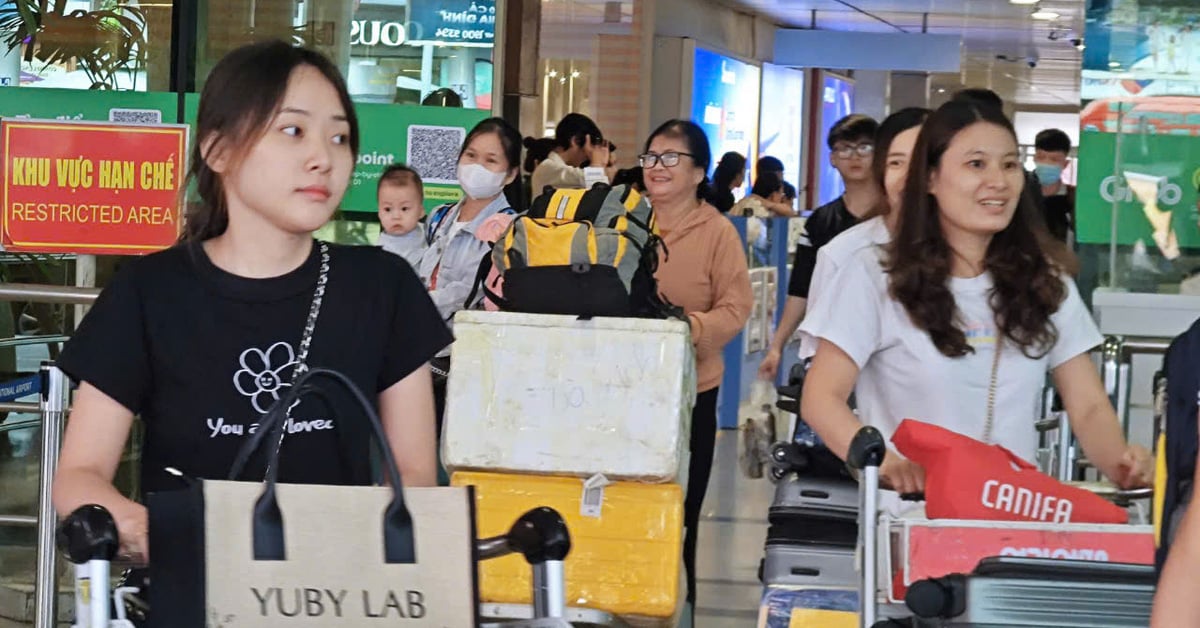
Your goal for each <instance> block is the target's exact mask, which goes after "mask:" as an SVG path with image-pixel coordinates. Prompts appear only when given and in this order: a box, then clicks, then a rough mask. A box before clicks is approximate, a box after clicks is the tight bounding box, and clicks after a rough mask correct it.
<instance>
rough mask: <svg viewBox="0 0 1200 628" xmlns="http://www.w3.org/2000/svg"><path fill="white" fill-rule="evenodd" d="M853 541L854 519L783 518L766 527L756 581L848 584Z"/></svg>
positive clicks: (850, 582) (855, 541)
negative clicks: (763, 554) (764, 542)
mask: <svg viewBox="0 0 1200 628" xmlns="http://www.w3.org/2000/svg"><path fill="white" fill-rule="evenodd" d="M857 544H858V522H857V521H847V520H845V519H828V518H821V517H814V516H806V517H790V518H784V519H782V520H781V521H779V522H775V523H772V524H771V526H770V527H769V528H768V529H767V543H766V553H765V556H764V558H763V560H762V563H761V564H760V565H759V571H760V573H759V580H760V581H762V583H763V584H764V585H767V586H779V585H790V586H829V587H852V586H854V583H855V582H856V581H857V576H856V575H855V573H854V551H855V548H856V546H857Z"/></svg>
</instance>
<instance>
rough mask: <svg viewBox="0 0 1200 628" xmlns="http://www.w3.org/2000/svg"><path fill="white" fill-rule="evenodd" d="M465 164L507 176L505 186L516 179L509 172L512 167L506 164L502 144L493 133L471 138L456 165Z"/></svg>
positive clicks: (498, 137)
mask: <svg viewBox="0 0 1200 628" xmlns="http://www.w3.org/2000/svg"><path fill="white" fill-rule="evenodd" d="M467 164H479V165H481V166H483V167H484V168H487V169H488V170H491V171H492V172H503V173H505V174H507V175H508V176H507V177H506V178H505V180H504V183H505V185H508V184H509V183H512V181H513V179H515V178H516V174H515V173H513V172H510V170H512V169H513V167H512V164H509V163H508V157H507V155H505V153H504V144H503V143H501V142H500V136H499V135H496V134H495V133H480V134H478V135H476V136H475V137H473V138H471V143H470V144H467V148H466V150H464V151H463V152H462V156H461V157H459V158H458V165H460V166H465V165H467Z"/></svg>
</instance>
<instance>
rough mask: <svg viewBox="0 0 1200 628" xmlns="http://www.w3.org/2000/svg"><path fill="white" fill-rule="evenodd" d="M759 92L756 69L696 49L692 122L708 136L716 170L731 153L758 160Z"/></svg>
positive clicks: (751, 161) (728, 58)
mask: <svg viewBox="0 0 1200 628" xmlns="http://www.w3.org/2000/svg"><path fill="white" fill-rule="evenodd" d="M758 91H759V69H758V67H757V66H753V65H750V64H749V63H743V62H741V61H738V60H737V59H733V58H730V57H726V56H724V55H719V54H717V53H715V52H710V51H708V50H704V49H701V48H697V49H696V58H695V73H694V76H693V80H692V120H693V121H694V122H695V123H696V124H699V125H700V127H701V128H703V129H704V132H705V134H707V135H708V142H709V144H710V145H711V147H712V154H713V167H716V163H717V161H718V160H720V158H721V155H724V154H725V153H727V152H729V151H734V152H738V153H741V154H742V155H745V157H746V159H747V161H748V162H749V163H751V164H753V163H754V162H755V161H756V160H757V159H758ZM711 173H712V172H711V169H710V171H709V174H711ZM747 184H749V179H747Z"/></svg>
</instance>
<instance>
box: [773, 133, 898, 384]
mask: <svg viewBox="0 0 1200 628" xmlns="http://www.w3.org/2000/svg"><path fill="white" fill-rule="evenodd" d="M878 131H879V123H877V122H875V120H874V119H872V118H870V117H869V116H864V115H862V114H857V113H853V114H850V115H848V116H846V117H845V118H842V119H841V120H838V121H837V123H836V124H834V125H833V128H831V129H830V130H829V135H828V137H826V138H825V140H826V144H827V145H828V146H829V159H830V161H832V162H833V167H834V168H836V169H837V171H838V174H840V175H842V181H843V182H844V183H845V184H846V191H845V193H844V194H842V195H841V196H839V197H838V198H836V199H834V200H833V201H832V202H830V203H828V204H826V205H822V206H821V207H818V208H817V209H815V210H813V213H812V216H809V218H808V220H807V221H806V222H805V223H804V232H803V233H802V234H801V236H800V242H799V243H798V244H797V245H796V254H795V256H794V258H793V261H792V276H791V278H790V279H789V281H788V297H787V301H786V302H785V303H784V306H783V313H782V315H780V317H779V326H778V327H777V328H776V329H775V335H774V336H772V337H771V344H770V346H769V347H768V348H767V354H766V355H765V356H764V357H763V361H762V364H761V365H759V367H758V375H759V377H761V378H762V379H766V380H774V379H775V378H776V376H777V375H778V373H779V361H780V359H781V358H782V357H783V347H784V346H785V345H787V342H788V339H789V338H791V337H792V334H794V333H796V328H797V327H799V326H800V321H801V319H803V318H804V310H805V307H806V306H807V301H808V289H809V286H810V285H811V283H812V275H813V270H814V269H815V268H816V266H817V251H818V250H820V248H821V247H822V246H825V244H826V243H827V242H829V241H830V240H832V239H833V238H834V237H835V236H837V235H838V234H839V233H841V232H843V231H845V230H847V229H849V228H850V227H853V226H854V225H856V224H858V221H859V220H862V219H863V218H864V217H865V216H867V214H869V213H870V212H871V211H873V210H874V209H875V208H876V206H877V204H878V203H879V202H880V201H881V200H882V198H883V197H882V194H881V190H880V189H879V184H878V183H877V182H876V181H875V178H874V177H873V176H872V175H871V159H872V157H873V156H874V154H875V134H876V133H878Z"/></svg>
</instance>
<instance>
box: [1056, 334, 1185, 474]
mask: <svg viewBox="0 0 1200 628" xmlns="http://www.w3.org/2000/svg"><path fill="white" fill-rule="evenodd" d="M1170 344H1171V339H1170V338H1153V337H1146V336H1106V337H1105V338H1104V342H1103V344H1101V346H1100V375H1101V377H1102V378H1103V380H1104V390H1105V392H1106V393H1107V394H1108V398H1109V401H1111V402H1112V405H1113V409H1114V410H1115V411H1116V414H1117V420H1118V421H1120V422H1121V431H1122V432H1123V433H1124V434H1125V438H1129V407H1130V401H1129V399H1130V390H1131V388H1132V383H1131V382H1132V376H1133V356H1135V355H1163V354H1165V353H1166V351H1167V347H1169V346H1170ZM1053 398H1054V388H1053V387H1052V386H1047V388H1046V391H1045V398H1044V399H1043V401H1042V415H1041V416H1042V417H1043V419H1042V420H1040V421H1038V422H1037V431H1038V433H1039V434H1041V444H1040V446H1039V448H1040V449H1041V450H1042V452H1044V453H1045V455H1046V456H1047V457H1046V459H1045V462H1046V464H1045V465H1044V468H1043V470H1044V471H1046V472H1047V473H1050V474H1051V475H1053V476H1054V477H1055V478H1057V479H1059V480H1061V481H1063V482H1069V481H1072V480H1078V479H1082V478H1081V477H1080V476H1081V473H1082V471H1083V470H1084V467H1086V466H1088V465H1087V463H1086V461H1083V460H1080V459H1079V444H1078V442H1077V441H1076V439H1075V436H1074V435H1073V434H1072V433H1071V429H1070V427H1069V422H1068V419H1067V413H1066V411H1065V410H1062V409H1055V408H1054V399H1053Z"/></svg>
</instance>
